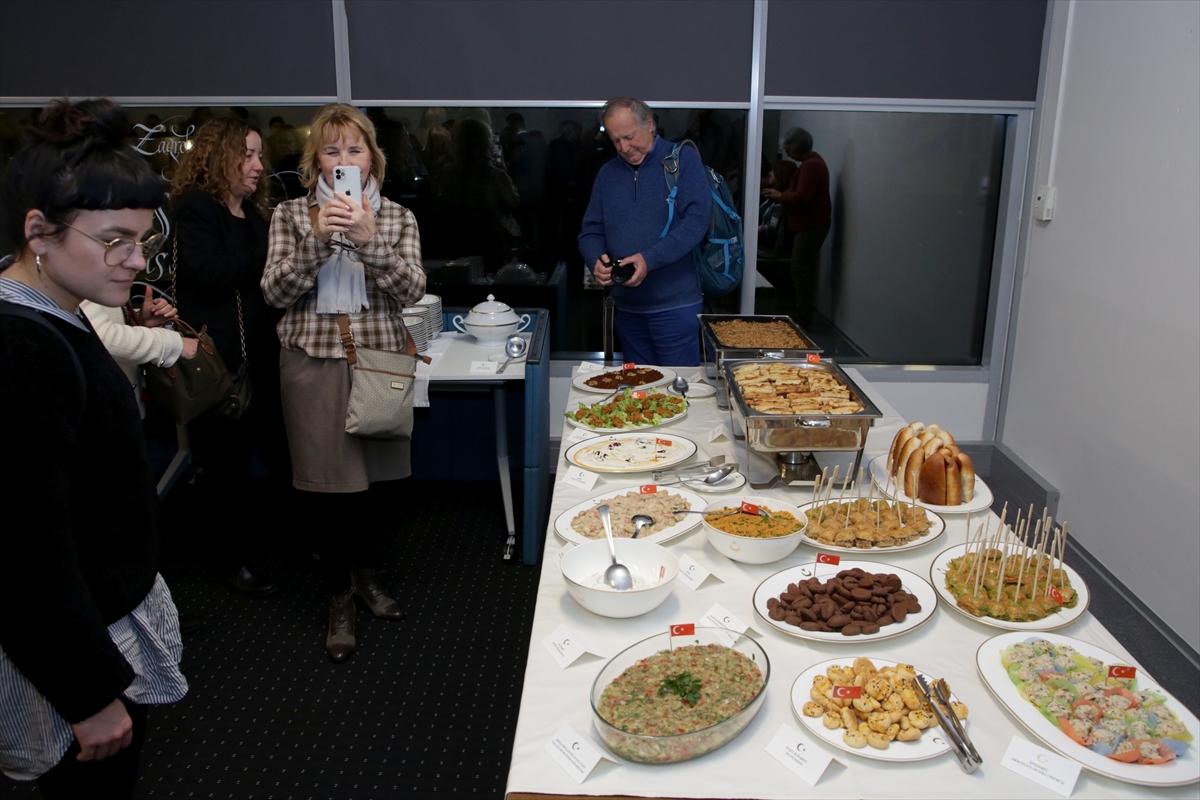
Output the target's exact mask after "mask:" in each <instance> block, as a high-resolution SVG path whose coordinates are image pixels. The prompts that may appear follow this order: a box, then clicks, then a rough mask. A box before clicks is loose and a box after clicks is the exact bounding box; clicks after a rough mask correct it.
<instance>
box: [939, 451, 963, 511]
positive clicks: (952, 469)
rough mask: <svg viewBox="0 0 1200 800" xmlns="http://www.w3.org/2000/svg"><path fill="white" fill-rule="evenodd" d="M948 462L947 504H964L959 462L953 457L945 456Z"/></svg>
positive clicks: (944, 459)
mask: <svg viewBox="0 0 1200 800" xmlns="http://www.w3.org/2000/svg"><path fill="white" fill-rule="evenodd" d="M942 460H943V461H945V462H946V505H948V506H961V505H962V478H961V477H960V474H959V470H958V462H957V461H955V460H954V459H953V458H943V459H942Z"/></svg>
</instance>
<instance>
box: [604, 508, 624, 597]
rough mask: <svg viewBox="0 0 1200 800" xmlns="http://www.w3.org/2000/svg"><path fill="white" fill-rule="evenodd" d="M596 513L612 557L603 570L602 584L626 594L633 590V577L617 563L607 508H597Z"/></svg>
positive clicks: (622, 565)
mask: <svg viewBox="0 0 1200 800" xmlns="http://www.w3.org/2000/svg"><path fill="white" fill-rule="evenodd" d="M596 513H598V514H599V515H600V522H601V524H603V525H604V535H605V536H607V537H608V553H609V555H611V556H612V563H611V564H609V565H608V568H607V569H605V570H604V584H605V585H606V586H609V587H611V588H613V589H616V590H617V591H618V592H627V591H629V590H630V589H632V588H633V576H632V575H630V574H629V568H628V567H626V566H625V565H624V564H621V563H619V562H618V561H617V546H616V544H614V543H613V535H612V520H611V519H610V518H609V516H608V506H607V505H602V506H599V507H597V508H596Z"/></svg>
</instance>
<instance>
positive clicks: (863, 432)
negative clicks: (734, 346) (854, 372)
mask: <svg viewBox="0 0 1200 800" xmlns="http://www.w3.org/2000/svg"><path fill="white" fill-rule="evenodd" d="M724 378H725V382H726V384H727V385H728V386H729V401H730V402H729V409H730V410H729V415H730V422H731V424H732V426H733V429H734V433H736V434H738V435H739V436H745V438H746V442H747V444H748V445H749V446H750V447H751V448H752V449H754V450H757V451H759V452H762V453H785V452H791V451H796V450H801V451H806V452H814V451H826V450H861V449H862V447H863V445H864V444H865V443H866V441H867V433H868V431H869V430H870V429H871V427H872V426H873V425H874V424H875V420H877V419H881V418H882V417H883V414H882V413H881V412H880V411H879V409H878V408H877V407H876V406H875V404H874V403H872V402H871V400H870V399H869V398H868V397H867V396H866V394H865V393H864V392H863V391H862V390H861V389H860V388H858V385H857V384H855V383H854V381H853V380H851V379H850V377H849V376H848V375H847V374H846V373H845V371H843V370H842V368H841V367H839V366H838V365H837V364H835V363H833V362H832V361H818V362H815V363H814V362H810V361H808V360H798V359H781V360H774V359H771V360H754V361H728V362H726V363H725V365H724Z"/></svg>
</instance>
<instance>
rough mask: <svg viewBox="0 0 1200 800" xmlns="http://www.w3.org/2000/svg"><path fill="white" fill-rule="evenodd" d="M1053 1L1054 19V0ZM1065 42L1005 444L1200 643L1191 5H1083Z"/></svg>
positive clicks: (1195, 103)
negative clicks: (1045, 214)
mask: <svg viewBox="0 0 1200 800" xmlns="http://www.w3.org/2000/svg"><path fill="white" fill-rule="evenodd" d="M1053 13H1054V14H1055V15H1056V16H1055V25H1056V27H1058V28H1059V29H1060V30H1065V27H1063V26H1062V22H1063V21H1064V20H1065V19H1066V14H1067V3H1065V2H1059V3H1056V4H1055V8H1054V12H1053ZM1065 38H1066V37H1065V36H1064V35H1062V34H1061V33H1060V34H1059V36H1058V37H1057V38H1056V42H1055V44H1053V45H1052V46H1051V52H1050V58H1049V63H1050V65H1051V66H1050V68H1048V69H1047V70H1046V73H1047V74H1046V75H1045V76H1044V78H1043V79H1044V80H1045V81H1046V90H1045V95H1044V97H1043V105H1042V108H1043V110H1044V116H1043V123H1044V124H1043V125H1042V127H1041V129H1040V134H1039V144H1038V161H1039V163H1038V167H1037V169H1038V175H1037V178H1036V180H1035V181H1032V182H1031V185H1030V186H1028V187H1027V191H1028V192H1029V193H1030V196H1032V192H1033V190H1034V188H1035V187H1036V185H1037V184H1039V183H1042V182H1044V181H1045V180H1046V175H1047V171H1048V167H1049V165H1048V161H1049V155H1050V148H1051V141H1052V139H1053V136H1052V129H1053V117H1054V108H1055V100H1056V97H1057V87H1058V80H1059V77H1058V64H1059V63H1061V53H1062V41H1063V40H1064V39H1065ZM1069 38H1070V45H1069V48H1067V64H1066V79H1065V84H1064V89H1063V97H1064V102H1063V108H1062V116H1061V118H1060V120H1059V125H1060V130H1059V145H1058V152H1057V161H1056V173H1055V179H1054V182H1055V184H1056V186H1057V189H1058V207H1057V209H1056V210H1055V213H1054V219H1053V221H1052V222H1049V223H1028V222H1027V223H1026V225H1027V226H1028V231H1027V235H1028V248H1027V252H1026V262H1025V264H1024V268H1025V270H1026V272H1025V274H1024V275H1023V278H1022V285H1021V291H1020V301H1019V302H1020V307H1019V312H1018V318H1017V323H1016V329H1015V343H1014V349H1013V363H1012V370H1011V374H1010V377H1009V381H1010V383H1009V386H1008V392H1007V396H1006V400H1005V401H1004V427H1003V431H1002V434H1001V437H1000V438H1001V440H1002V441H1003V442H1004V443H1005V444H1007V445H1008V446H1010V447H1011V448H1012V449H1013V450H1014V451H1015V452H1016V453H1017V454H1018V455H1019V456H1020V457H1021V458H1022V459H1024V460H1025V461H1026V462H1028V463H1029V465H1030V466H1031V467H1033V468H1034V469H1035V470H1037V471H1038V472H1039V473H1041V474H1042V475H1043V476H1045V477H1046V478H1047V479H1048V480H1049V481H1050V482H1051V483H1053V484H1054V485H1055V486H1057V487H1058V488H1059V489H1060V490H1061V491H1062V504H1061V507H1060V512H1061V515H1062V518H1063V519H1065V520H1066V521H1067V522H1068V523H1069V524H1070V531H1071V534H1072V535H1073V536H1074V537H1076V538H1078V539H1079V540H1080V541H1081V542H1082V543H1083V545H1084V546H1085V547H1086V548H1087V549H1088V550H1089V551H1091V552H1092V553H1093V554H1095V555H1096V556H1097V557H1099V558H1100V560H1101V561H1103V563H1104V564H1105V566H1107V567H1108V568H1109V569H1110V570H1111V571H1112V572H1113V573H1115V574H1116V575H1117V576H1118V577H1119V578H1120V579H1121V580H1122V581H1124V582H1125V584H1126V585H1127V586H1128V587H1129V588H1130V589H1131V590H1133V592H1134V593H1136V594H1137V595H1138V596H1139V597H1140V598H1141V599H1142V600H1143V601H1144V602H1145V603H1146V604H1147V605H1149V606H1150V608H1152V609H1153V610H1154V611H1155V612H1156V613H1157V614H1158V615H1159V616H1161V617H1162V618H1163V619H1164V620H1165V621H1166V622H1167V623H1168V624H1169V625H1171V626H1172V628H1173V629H1174V630H1175V631H1176V632H1177V633H1178V634H1179V635H1180V636H1181V637H1183V638H1184V639H1185V640H1186V641H1187V642H1189V643H1190V644H1191V646H1192V647H1196V648H1200V535H1198V531H1200V491H1198V488H1197V487H1200V277H1198V276H1200V4H1198V3H1196V2H1148V1H1147V0H1138V1H1137V2H1124V1H1122V2H1117V1H1115V0H1109V1H1108V2H1078V3H1076V5H1075V9H1074V20H1073V26H1072V29H1071V32H1070V34H1069ZM1056 49H1057V52H1055V51H1056Z"/></svg>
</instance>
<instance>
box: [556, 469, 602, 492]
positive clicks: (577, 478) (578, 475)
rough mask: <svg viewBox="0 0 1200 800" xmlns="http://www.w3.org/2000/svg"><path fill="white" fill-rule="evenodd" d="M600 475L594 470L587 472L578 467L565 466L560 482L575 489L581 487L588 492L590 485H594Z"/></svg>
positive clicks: (590, 488)
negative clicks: (565, 469)
mask: <svg viewBox="0 0 1200 800" xmlns="http://www.w3.org/2000/svg"><path fill="white" fill-rule="evenodd" d="M599 477H600V476H599V475H597V474H596V473H594V472H588V471H587V470H586V469H581V468H580V467H576V466H570V467H567V471H566V473H564V474H563V480H562V482H563V483H565V484H567V485H568V486H574V487H575V488H577V489H583V490H584V491H585V492H590V491H591V490H592V487H593V486H595V485H596V479H597V478H599Z"/></svg>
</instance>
